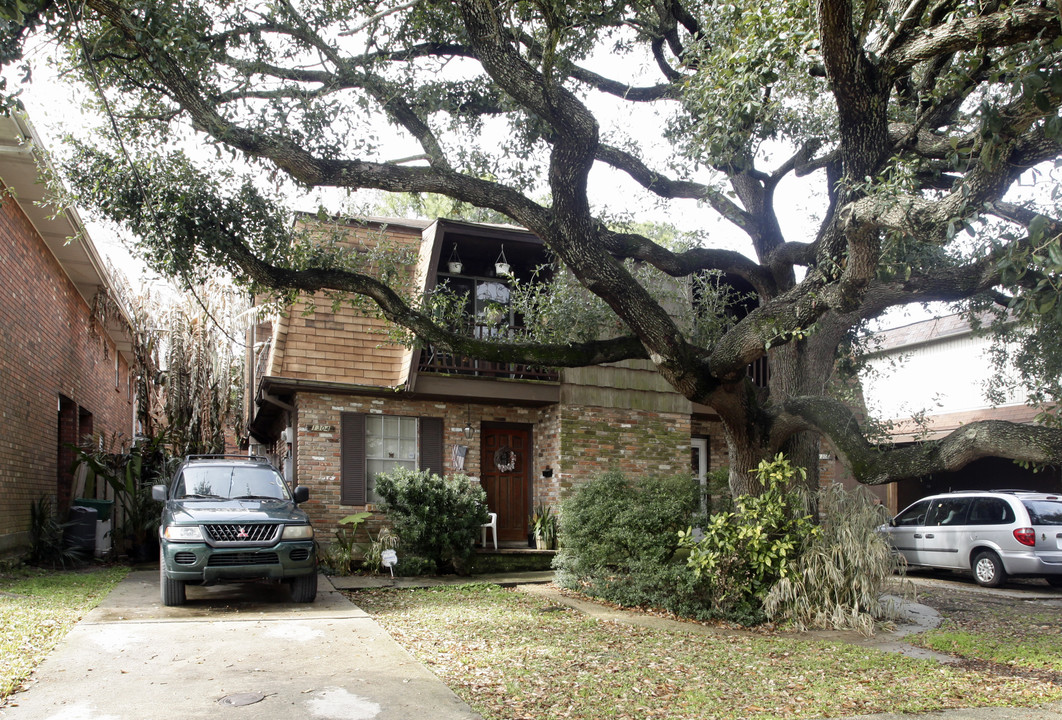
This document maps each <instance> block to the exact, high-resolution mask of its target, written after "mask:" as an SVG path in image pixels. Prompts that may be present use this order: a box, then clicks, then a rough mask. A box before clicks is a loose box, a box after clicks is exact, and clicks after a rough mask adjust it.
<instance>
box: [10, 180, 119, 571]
mask: <svg viewBox="0 0 1062 720" xmlns="http://www.w3.org/2000/svg"><path fill="white" fill-rule="evenodd" d="M5 190H6V188H5ZM74 242H84V240H75V241H74ZM0 267H3V268H5V269H6V270H5V272H3V273H0V418H2V420H3V426H4V433H3V436H2V437H0V480H2V487H3V499H2V501H0V554H2V553H4V552H8V551H11V550H13V549H16V548H20V547H25V546H26V545H27V544H28V541H29V534H28V530H29V525H30V505H31V504H32V503H34V502H35V501H36V500H37V499H38V498H40V497H41V496H45V497H48V498H49V499H50V500H51V501H52V502H53V504H54V503H56V502H57V501H58V503H59V504H60V505H61V506H64V507H65V505H66V504H68V503H69V500H70V494H71V491H70V486H69V483H70V481H71V477H70V474H69V465H70V459H71V453H70V451H69V450H68V449H66V448H64V447H63V446H62V443H63V442H66V441H69V440H71V439H74V438H78V437H80V436H82V435H83V434H85V433H86V432H89V433H91V432H93V431H94V432H98V433H102V434H104V435H106V436H108V437H110V436H111V435H112V434H115V433H117V434H122V435H124V436H125V437H129V435H130V434H131V431H132V417H133V405H132V399H131V393H130V388H131V385H130V382H129V367H128V365H127V363H126V362H125V360H124V359H123V358H122V357H121V356H120V354H119V353H118V352H117V348H116V346H115V344H114V342H113V340H112V339H111V338H110V337H109V336H108V335H107V334H106V333H105V332H104V331H103V329H102V328H100V327H99V326H98V325H97V324H96V323H95V322H94V321H93V320H92V316H91V311H90V308H89V306H88V304H87V303H86V302H85V300H84V299H83V298H82V296H81V295H80V294H79V293H78V291H77V289H76V288H75V287H74V285H73V284H72V282H71V281H70V279H69V278H68V276H67V274H66V273H65V272H64V270H63V268H62V266H61V265H60V263H59V261H58V260H57V259H56V257H55V256H54V255H53V254H52V253H51V252H50V250H49V249H48V247H47V245H46V244H45V243H44V241H43V240H42V238H41V237H40V235H39V234H38V233H37V231H36V230H35V228H34V226H33V224H32V223H31V222H30V221H29V219H28V218H27V217H26V215H25V214H24V213H23V211H22V209H21V207H20V206H19V204H18V202H17V201H16V200H15V199H14V198H13V197H12V196H11V195H10V193H7V192H5V193H4V196H3V201H2V203H0ZM116 362H117V382H116V378H115V374H116Z"/></svg>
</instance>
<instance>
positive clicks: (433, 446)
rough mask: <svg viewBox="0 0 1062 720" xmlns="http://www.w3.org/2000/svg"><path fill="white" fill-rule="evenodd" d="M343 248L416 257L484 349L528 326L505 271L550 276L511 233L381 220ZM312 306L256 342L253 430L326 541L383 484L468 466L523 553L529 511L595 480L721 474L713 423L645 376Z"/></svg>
mask: <svg viewBox="0 0 1062 720" xmlns="http://www.w3.org/2000/svg"><path fill="white" fill-rule="evenodd" d="M335 237H336V238H338V239H339V240H338V242H339V244H340V245H341V246H343V247H346V248H349V249H351V250H354V251H356V252H357V253H358V254H359V256H360V257H364V258H366V259H368V258H371V257H372V253H373V250H374V248H376V247H378V246H379V244H380V243H387V244H388V245H389V246H393V247H392V249H395V248H401V249H404V250H406V251H407V252H408V259H409V262H408V268H409V269H410V270H409V271H410V273H411V276H410V277H409V278H408V281H409V282H410V283H411V284H412V287H413V288H414V289H415V290H417V291H423V290H430V289H432V288H434V287H435V286H436V285H437V284H439V283H441V282H446V283H448V284H449V286H450V287H451V288H453V289H455V290H459V291H460V292H461V293H464V297H465V299H466V302H467V309H468V311H469V314H470V315H472V316H474V317H475V323H474V326H473V327H469V328H467V330H468V331H469V332H470V333H477V334H480V335H487V334H491V333H495V332H504V329H505V328H506V327H509V326H511V325H513V324H516V323H518V322H520V321H521V319H520V318H519V317H518V316H516V314H515V313H514V312H513V311H512V308H511V306H510V304H509V289H508V285H507V281H506V276H505V274H504V273H498V272H497V269H496V267H495V265H496V262H498V261H502V260H504V261H507V262H508V264H509V265H510V267H511V271H512V273H513V274H514V275H516V276H517V277H519V278H520V279H521V280H530V279H531V275H532V273H533V271H534V270H535V268H536V267H538V266H539V265H542V264H545V263H546V254H545V249H544V247H543V245H542V242H541V241H540V240H538V238H536V237H534V236H533V235H531V234H530V233H528V232H526V231H524V230H521V229H518V228H513V227H508V226H497V225H481V224H473V223H465V222H456V221H450V220H438V221H436V222H422V221H408V220H390V219H380V218H377V219H366V220H364V221H362V222H360V223H354V224H349V225H344V226H341V227H337V228H336V229H335ZM455 248H456V250H455ZM503 252H504V258H503V257H501V255H502V254H503ZM458 260H460V261H461V262H460V267H458V266H457V265H456V264H455V265H453V266H451V262H457V261H458ZM314 305H315V310H314V312H312V313H310V312H306V311H307V310H308V303H307V302H305V301H302V302H300V303H297V304H296V306H295V307H292V308H290V310H289V312H288V313H287V314H286V315H285V316H284V317H282V318H280V319H279V320H278V321H277V322H275V323H264V324H262V325H260V326H259V327H258V328H256V330H255V336H254V337H253V338H252V342H251V343H249V345H251V346H253V347H257V348H258V351H257V357H255V358H253V359H252V360H251V361H250V362H248V368H249V372H250V373H251V376H250V377H249V379H248V381H249V386H250V388H251V389H252V391H251V392H249V393H247V395H248V397H249V398H254V401H253V402H254V405H253V407H250V408H249V415H250V417H249V422H248V427H249V429H250V433H251V436H252V440H253V441H254V442H256V443H258V444H261V445H262V446H265V448H270V449H277V450H278V455H280V456H283V457H281V458H280V459H282V460H283V464H284V465H285V467H286V471H287V473H288V474H289V477H290V478H291V479H292V480H293V481H295V482H297V483H299V484H302V485H307V486H309V487H310V488H311V495H310V498H311V499H310V501H309V502H308V503H307V504H306V506H305V507H306V509H307V511H308V512H309V513H310V514H311V515H312V517H313V519H314V521H315V523H317V524H318V525H319V527H321V528H322V529H323V530H324V536H325V537H328V536H329V534H330V529H331V528H332V527H334V525H335V523H336V521H337V520H338V519H339V518H341V517H343V516H345V515H348V514H351V513H353V512H356V511H360V510H362V509H365V508H366V507H369V508H371V507H372V506H373V492H372V489H373V476H374V475H375V473H376V472H378V471H381V470H385V469H387V468H390V467H393V466H395V465H407V466H409V467H413V468H417V467H419V468H430V469H432V470H434V471H436V472H439V473H443V474H449V473H452V472H454V471H455V470H456V469H457V465H458V464H459V463H463V472H465V473H466V474H468V475H470V476H473V477H476V478H478V479H479V480H480V482H481V483H482V485H483V487H484V489H485V490H486V492H487V498H488V505H489V507H490V510H491V511H493V512H497V513H498V514H499V518H498V535H499V540H501V541H505V542H513V543H515V542H521V541H522V542H526V539H527V525H528V515H529V514H530V512H531V511H532V509H533V507H534V506H535V505H537V504H538V503H546V504H550V505H556V504H557V503H558V502H559V500H560V499H561V497H562V496H563V494H564V492H565V491H566V490H567V489H569V488H571V487H572V486H573V485H574V484H577V483H579V482H582V481H585V480H587V479H589V478H591V477H593V476H594V475H596V474H598V473H600V472H601V471H604V470H608V469H611V468H616V469H619V470H621V471H623V472H625V473H628V474H630V475H632V476H640V475H647V474H648V475H675V474H678V473H688V472H690V471H691V469H692V470H693V471H694V472H697V473H704V472H706V471H707V470H708V469H709V468H715V467H719V466H722V465H725V464H726V462H727V459H726V451H725V441H724V438H723V431H722V426H721V424H720V423H719V419H718V418H717V417H716V416H715V415H714V413H712V412H711V410H710V409H709V408H707V407H703V406H694V405H693V404H692V403H690V402H689V401H688V400H686V399H685V398H683V397H682V396H680V395H679V394H677V393H675V392H674V391H673V390H672V389H671V388H670V387H669V386H668V385H667V384H666V383H665V382H664V381H663V380H662V379H661V378H660V376H659V375H658V374H657V373H656V372H655V371H654V370H653V369H652V367H651V365H650V364H649V363H648V362H625V363H617V364H614V365H609V366H598V367H591V368H579V369H571V370H561V371H556V370H554V369H550V368H537V367H529V366H526V365H519V364H507V365H500V364H497V363H490V362H483V361H476V360H472V359H468V358H461V357H454V356H452V355H450V354H448V353H446V352H444V351H442V350H440V349H437V348H432V347H426V348H418V349H411V348H408V347H405V346H403V345H401V344H397V343H395V342H392V341H391V340H390V339H389V338H388V337H387V335H386V331H387V329H388V327H387V325H386V324H385V323H384V322H383V321H381V320H378V319H375V318H371V317H367V316H366V314H365V313H364V312H362V311H361V310H359V309H355V308H352V307H350V306H348V305H344V304H339V305H333V304H332V302H331V301H330V300H329V299H327V298H324V297H318V298H317V299H316V300H315V303H314ZM461 453H464V455H463V457H459V456H460V455H461ZM691 458H692V464H691Z"/></svg>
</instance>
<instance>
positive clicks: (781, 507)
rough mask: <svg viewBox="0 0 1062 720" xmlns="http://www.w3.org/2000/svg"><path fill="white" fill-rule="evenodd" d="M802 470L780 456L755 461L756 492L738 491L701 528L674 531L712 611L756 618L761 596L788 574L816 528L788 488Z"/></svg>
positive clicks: (805, 505) (804, 506)
mask: <svg viewBox="0 0 1062 720" xmlns="http://www.w3.org/2000/svg"><path fill="white" fill-rule="evenodd" d="M804 474H805V471H804V469H803V468H794V467H793V466H792V465H791V464H790V463H789V461H788V460H787V459H785V457H783V456H782V455H781V454H779V455H777V456H776V457H775V459H774V460H772V461H770V462H768V461H766V460H765V461H761V462H760V465H759V467H757V469H756V476H757V478H758V479H759V481H760V483H761V485H762V486H763V491H762V492H761V493H760V494H759V495H740V496H738V497H736V498H734V511H733V512H719V513H715V514H714V515H712V516H711V517H710V518H708V522H707V523H705V525H704V526H703V528H698V530H697V531H695V530H693V529H692V528H690V529H687V530H685V531H680V532H679V533H678V535H679V542H680V545H681V547H683V548H685V549H687V550H688V551H689V557H688V558H687V561H686V562H687V567H688V568H689V570H690V571H692V573H693V575H694V576H695V577H697V578H699V579H704V580H705V581H706V583H707V585H708V593H709V594H710V596H711V607H712V609H713V611H714V612H715V613H717V614H719V615H721V616H723V617H731V616H739V617H741V618H745V619H756V618H762V617H763V613H762V603H763V598H764V597H765V596H766V595H767V593H768V592H769V591H770V589H771V587H772V586H774V584H775V583H776V582H777V581H778V580H779V578H783V577H786V575H787V574H789V573H790V571H791V568H792V563H793V562H794V560H795V559H796V558H797V557H798V555H799V553H800V550H801V549H802V547H803V543H804V539H805V538H806V537H809V536H811V535H814V534H816V533H817V532H818V530H817V528H816V527H815V525H814V522H813V521H812V516H811V514H810V513H809V512H808V503H807V502H806V501H804V500H802V499H801V498H800V497H799V496H798V495H797V494H796V493H795V492H793V491H791V490H790V489H789V488H790V487H792V486H793V485H794V482H793V480H794V479H795V478H796V477H797V476H798V475H799V476H802V475H804Z"/></svg>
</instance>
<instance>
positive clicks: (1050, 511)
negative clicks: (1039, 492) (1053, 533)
mask: <svg viewBox="0 0 1062 720" xmlns="http://www.w3.org/2000/svg"><path fill="white" fill-rule="evenodd" d="M1022 504H1023V505H1025V509H1026V510H1028V511H1029V520H1030V522H1032V524H1033V525H1062V502H1059V501H1057V500H1022Z"/></svg>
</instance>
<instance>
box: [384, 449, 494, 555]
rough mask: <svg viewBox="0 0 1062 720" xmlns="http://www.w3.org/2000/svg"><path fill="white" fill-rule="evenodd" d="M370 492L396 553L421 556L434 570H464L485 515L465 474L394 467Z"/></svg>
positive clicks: (480, 495)
mask: <svg viewBox="0 0 1062 720" xmlns="http://www.w3.org/2000/svg"><path fill="white" fill-rule="evenodd" d="M376 492H377V493H378V494H379V495H380V497H382V498H383V500H384V502H383V511H384V512H385V513H387V519H388V520H389V521H390V522H391V526H392V529H393V531H394V534H395V535H397V536H398V538H399V542H400V543H401V548H402V553H404V554H408V555H413V556H416V557H419V558H423V559H424V560H425V561H427V562H428V563H429V564H430V565H431V566H432V568H431V569H432V570H433V571H434V572H436V573H439V572H446V571H450V570H454V571H456V572H459V573H463V572H465V569H466V568H467V566H468V559H469V557H471V555H472V546H473V544H474V543H475V542H476V540H477V539H479V536H480V526H481V525H482V524H483V523H485V522H487V520H488V519H489V518H488V517H487V495H486V493H485V492H483V488H481V487H479V485H478V484H474V481H472V480H471V479H470V478H468V477H466V476H465V475H451V476H448V477H445V478H443V477H439V476H438V475H436V474H434V473H432V472H430V471H428V470H420V471H414V470H409V469H406V468H396V469H394V470H392V471H391V472H388V473H382V474H380V475H377V476H376ZM407 564H409V565H412V564H413V563H409V562H407Z"/></svg>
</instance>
